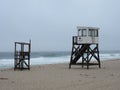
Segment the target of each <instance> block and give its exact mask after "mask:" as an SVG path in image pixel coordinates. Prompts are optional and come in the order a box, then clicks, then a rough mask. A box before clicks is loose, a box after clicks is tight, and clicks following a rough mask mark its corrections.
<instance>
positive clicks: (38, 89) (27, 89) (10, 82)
mask: <svg viewBox="0 0 120 90" xmlns="http://www.w3.org/2000/svg"><path fill="white" fill-rule="evenodd" d="M68 67H69V64H50V65H39V66H31V70H23V71H20V70H16V71H14V69H3V70H0V90H119V89H120V60H110V61H103V62H101V69H99V68H98V66H90V69H89V70H87V69H86V68H83V69H82V68H81V66H72V68H71V69H69V68H68Z"/></svg>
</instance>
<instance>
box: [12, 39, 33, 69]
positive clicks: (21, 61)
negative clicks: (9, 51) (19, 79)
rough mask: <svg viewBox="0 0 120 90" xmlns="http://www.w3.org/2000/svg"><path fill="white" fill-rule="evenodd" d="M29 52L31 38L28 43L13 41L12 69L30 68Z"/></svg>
mask: <svg viewBox="0 0 120 90" xmlns="http://www.w3.org/2000/svg"><path fill="white" fill-rule="evenodd" d="M30 52H31V40H30V41H29V43H25V42H15V51H14V70H15V69H20V70H23V69H28V70H30Z"/></svg>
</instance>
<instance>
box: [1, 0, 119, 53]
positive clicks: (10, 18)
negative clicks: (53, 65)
mask: <svg viewBox="0 0 120 90" xmlns="http://www.w3.org/2000/svg"><path fill="white" fill-rule="evenodd" d="M79 25H80V26H94V27H99V28H100V32H99V35H100V38H99V40H100V43H99V44H100V49H101V50H120V40H119V39H120V35H119V34H120V0H0V42H1V44H0V51H14V42H15V41H24V42H28V41H29V39H31V40H32V51H71V47H72V41H71V38H72V36H74V35H77V29H76V26H79Z"/></svg>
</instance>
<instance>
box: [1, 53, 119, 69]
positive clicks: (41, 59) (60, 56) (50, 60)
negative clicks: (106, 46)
mask: <svg viewBox="0 0 120 90" xmlns="http://www.w3.org/2000/svg"><path fill="white" fill-rule="evenodd" d="M70 56H71V52H32V53H31V59H30V63H31V65H44V64H56V63H69V62H70ZM113 59H120V52H119V51H101V52H100V60H101V61H103V60H113ZM13 67H14V53H13V52H0V68H13Z"/></svg>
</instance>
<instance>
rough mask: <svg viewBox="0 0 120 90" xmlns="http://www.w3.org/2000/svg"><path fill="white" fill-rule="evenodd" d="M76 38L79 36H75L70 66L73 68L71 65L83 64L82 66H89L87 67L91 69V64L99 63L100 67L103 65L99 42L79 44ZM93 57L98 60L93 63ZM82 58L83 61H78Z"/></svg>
mask: <svg viewBox="0 0 120 90" xmlns="http://www.w3.org/2000/svg"><path fill="white" fill-rule="evenodd" d="M75 38H77V37H76V36H73V46H72V52H71V58H70V64H69V68H71V65H82V68H83V67H84V66H87V69H89V66H90V65H98V66H99V68H100V67H101V65H100V57H99V48H98V44H77V43H75V41H74V40H75ZM93 58H94V60H97V62H93V63H91V60H92V59H93ZM80 59H81V62H78V61H79V60H80Z"/></svg>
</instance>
